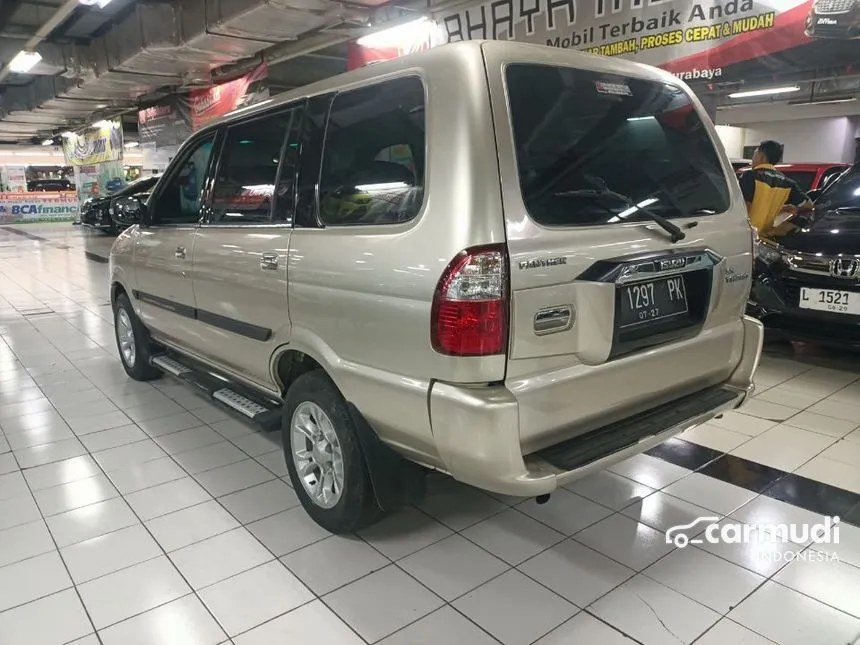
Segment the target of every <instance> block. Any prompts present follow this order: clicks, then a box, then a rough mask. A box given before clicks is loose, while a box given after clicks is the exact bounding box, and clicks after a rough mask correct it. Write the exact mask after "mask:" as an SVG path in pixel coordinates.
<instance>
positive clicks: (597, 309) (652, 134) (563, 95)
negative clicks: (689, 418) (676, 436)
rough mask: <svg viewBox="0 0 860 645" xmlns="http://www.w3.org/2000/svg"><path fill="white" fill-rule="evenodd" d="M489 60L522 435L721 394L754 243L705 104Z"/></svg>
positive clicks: (495, 55)
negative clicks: (689, 395) (714, 388)
mask: <svg viewBox="0 0 860 645" xmlns="http://www.w3.org/2000/svg"><path fill="white" fill-rule="evenodd" d="M484 51H485V60H486V64H487V71H488V78H489V84H490V94H491V100H492V104H493V106H494V120H495V127H496V137H497V145H498V150H499V163H500V168H501V173H502V182H501V183H502V192H503V200H504V210H505V213H504V216H505V220H506V229H507V237H508V240H507V241H508V249H509V253H510V261H511V292H512V298H511V323H512V324H511V327H512V330H511V342H510V350H509V363H508V372H507V382H508V386H509V388H510V389H511V391H512V392H514V394H515V395H516V396H517V397H518V398H519V400H520V410H521V418H520V425H521V427H522V428H523V433H532V434H534V435H535V436H537V435H540V434H552V431H553V430H559V429H560V428H562V426H571V425H573V424H577V423H582V424H583V427H585V426H588V425H589V423H591V425H596V424H600V423H602V422H607V418H606V415H609V416H615V417H619V418H620V417H623V416H627V415H629V414H634V413H636V411H637V410H641V409H644V408H646V407H652V406H654V405H658V404H659V403H660V402H661V401H665V400H670V399H672V398H674V397H676V396H680V395H682V394H684V393H686V392H688V391H690V390H693V391H695V390H696V389H700V388H702V387H706V386H708V385H711V384H714V383H716V382H719V381H720V380H723V379H725V378H726V377H727V376H728V374H729V373H730V372H731V370H732V368H733V366H734V365H735V364H736V363H737V360H738V356H739V352H740V343H741V340H742V333H740V332H739V330H740V326H741V322H740V318H741V313H742V311H743V308H744V305H745V301H746V296H747V289H748V278H749V273H750V268H751V233H750V228H749V224H748V222H747V218H746V212H745V210H744V204H743V201H742V199H741V198H740V195H739V194H738V193H739V191H738V188H737V186H732V184H730V183H729V182H728V180H727V175H728V173H731V171H732V170H731V166H730V164H729V163H728V161H727V160H725V159H723V158H722V157H721V156H720V155H719V154H718V153H717V152H716V148H715V146H714V143H713V141H714V139H715V132H714V130H713V126H712V125H711V124H710V123H709V122H707V119H706V118H702V117H700V116H699V115H700V109H699V107H698V105H697V104H696V103H695V101H694V100H692V99H691V97H690V95H689V94H688V93H687V92H686V91H685V89H684V88H682V87H681V86H680V85H678V84H676V83H675V82H674V80H673V79H672V78H671V77H669V76H668V75H664V76H662V77H661V78H658V79H657V80H655V79H654V76H653V74H652V73H650V72H649V71H648V70H647V69H646V68H642V67H638V66H635V65H630V64H626V63H625V64H620V63H618V62H616V61H613V60H611V59H608V58H607V59H602V58H600V59H599V58H596V57H588V56H582V55H578V54H571V53H569V52H559V51H555V50H552V49H549V48H547V49H546V51H545V52H543V51H540V50H536V52H535V54H534V55H533V58H532V59H531V60H522V59H518V60H517V61H511V60H508V59H507V58H506V52H505V50H504V48H500V47H497V46H494V45H493V44H490V45H489V46H485V50H484ZM732 183H734V184H736V182H734V181H733V182H732ZM654 214H656V215H657V216H658V218H660V219H663V220H664V221H665V220H668V222H669V226H668V227H669V228H673V227H678V229H680V232H681V233H682V235H683V239H680V240H677V241H673V240H672V233H671V232H669V231H667V230H665V227H664V226H661V225H660V224H658V223H657V222H655V221H654V219H653V218H652V217H651V215H654ZM678 229H673V230H675V232H677V230H678ZM679 237H680V236H679ZM541 383H542V384H543V387H540V388H539V390H540V393H539V394H532V395H529V394H527V393H528V392H535V391H536V390H535V387H536V385H538V384H541ZM574 385H575V387H574ZM520 393H522V394H520ZM601 417H602V418H601ZM531 439H534V437H532V438H531ZM523 440H524V444H530V443H531V441H530V437H528V436H524V437H523ZM534 442H535V443H540V441H539V440H537V439H534ZM535 447H537V446H535Z"/></svg>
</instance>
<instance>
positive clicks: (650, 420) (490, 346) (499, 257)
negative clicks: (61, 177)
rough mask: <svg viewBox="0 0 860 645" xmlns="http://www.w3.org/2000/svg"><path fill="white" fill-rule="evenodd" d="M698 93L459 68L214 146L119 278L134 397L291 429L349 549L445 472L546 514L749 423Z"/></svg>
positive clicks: (173, 180)
mask: <svg viewBox="0 0 860 645" xmlns="http://www.w3.org/2000/svg"><path fill="white" fill-rule="evenodd" d="M716 140H717V138H716V134H715V131H714V128H713V125H712V124H711V122H710V121H709V120H708V118H707V117H706V116H705V115H704V113H703V111H702V107H701V105H700V104H699V102H698V101H697V100H696V98H695V97H694V96H693V95H692V94H691V93H690V91H689V89H688V88H687V87H686V86H685V85H684V84H683V83H681V82H679V81H678V80H676V79H675V78H674V77H673V76H671V75H669V74H667V73H665V72H662V71H659V70H657V69H653V68H650V67H646V66H643V65H638V64H635V63H631V62H624V61H620V60H616V59H610V58H600V57H595V56H589V55H585V54H579V53H574V52H570V51H564V50H560V49H553V48H549V47H541V46H534V45H525V44H514V43H507V42H469V43H459V44H453V45H447V46H444V47H440V48H437V49H433V50H431V51H427V52H423V53H419V54H415V55H411V56H408V57H404V58H402V59H399V60H396V61H392V62H387V63H380V64H378V65H374V66H372V67H366V68H363V69H360V70H356V71H353V72H350V73H348V74H345V75H343V76H339V77H336V78H332V79H329V80H326V81H324V82H321V83H317V84H315V85H311V86H308V87H305V88H302V89H299V90H296V91H293V92H290V93H287V94H284V95H280V96H278V97H277V98H276V99H273V100H269V101H267V102H264V103H262V104H259V105H254V106H251V107H249V108H244V109H242V110H239V111H237V112H235V113H233V114H231V115H228V116H227V117H225V118H224V119H222V120H221V121H219V122H217V123H214V124H212V125H210V126H208V127H206V128H204V129H203V130H201V131H200V132H197V133H196V134H194V135H193V136H192V137H191V139H190V140H189V141H188V142H187V143H186V144H185V145H184V147H183V148H182V150H181V151H180V153H179V154H178V155H177V157H176V159H175V160H174V162H173V163H172V164H171V167H170V168H169V169H168V171H167V172H166V173H165V174H164V176H163V177H162V178H161V180H160V181H159V183H158V185H157V186H156V187H155V189H154V190H153V192H152V194H151V196H150V197H149V199H148V201H147V202H146V203H145V204H144V203H140V202H138V201H136V200H134V199H133V198H126V199H123V200H120V201H121V202H122V203H118V204H117V213H118V215H117V216H118V217H119V218H121V219H123V221H124V222H125V223H135V224H136V225H133V226H131V227H130V228H129V229H128V230H126V231H125V232H124V233H123V234H122V235H120V237H119V238H118V239H117V241H116V243H115V245H114V247H113V251H112V254H111V300H112V302H113V307H114V311H115V319H116V334H117V344H118V347H119V353H120V357H121V359H122V362H123V365H124V366H125V369H126V371H127V372H128V374H129V375H130V376H131V377H132V378H135V379H139V380H145V379H151V378H155V377H158V376H160V375H161V374H162V373H163V372H169V373H172V374H174V375H176V376H179V377H181V378H184V379H186V380H191V381H195V382H196V383H197V384H198V385H199V386H201V387H203V388H204V389H206V390H207V391H208V392H210V393H211V395H212V396H213V397H214V398H215V399H216V400H218V401H221V402H222V403H224V404H225V405H228V406H230V407H232V408H234V409H235V410H237V411H239V412H240V413H242V414H244V415H245V416H247V417H249V418H252V419H254V420H255V421H259V422H261V423H262V424H263V425H269V426H271V425H279V426H280V428H281V431H282V433H283V445H284V452H285V457H286V463H287V467H288V469H289V474H290V478H291V480H292V483H293V487H294V488H295V490H296V492H297V494H298V495H299V497H300V499H301V502H302V504H303V505H304V508H305V509H306V510H307V512H308V513H309V514H310V515H311V516H312V517H313V518H314V520H316V521H317V522H318V523H319V524H321V525H322V526H324V527H325V528H327V529H329V530H331V531H335V532H345V531H352V530H355V529H356V528H359V527H362V526H366V525H367V524H369V523H371V522H373V521H374V520H375V519H377V518H378V517H380V516H381V515H382V513H383V512H386V511H390V510H391V509H393V508H396V507H397V506H399V505H401V504H404V503H408V502H410V501H413V500H414V499H416V497H417V496H419V495H420V494H421V489H422V484H423V481H424V474H425V473H426V471H427V469H430V470H437V471H442V472H444V473H448V474H450V475H451V476H452V477H454V478H456V479H457V480H460V481H461V482H465V483H467V484H471V485H473V486H477V487H480V488H483V489H486V490H489V491H495V492H497V493H504V494H508V495H515V496H525V497H528V496H534V497H542V496H546V495H548V494H550V493H552V492H553V491H554V490H555V489H556V488H558V487H559V486H560V485H562V484H565V483H567V482H570V481H571V480H573V479H575V478H577V477H581V476H583V475H586V474H589V473H592V472H594V471H596V470H599V469H602V468H605V467H606V466H607V465H609V464H612V463H613V462H616V461H619V460H622V459H625V458H627V457H629V456H631V455H633V454H636V453H638V452H641V451H644V450H647V449H648V448H650V447H652V446H654V445H656V444H658V443H660V442H662V441H665V440H666V439H668V438H669V437H671V436H673V435H674V434H676V433H679V432H682V431H684V430H686V429H688V428H691V427H693V426H695V425H697V424H700V423H703V422H705V421H707V420H709V419H711V418H712V417H714V416H715V415H717V414H720V413H721V412H723V411H725V410H730V409H732V408H736V407H738V406H739V405H741V404H742V403H743V402H744V400H745V399H746V398H747V397H748V396H749V395H750V392H751V390H752V375H753V372H754V370H755V368H756V365H757V362H758V359H759V354H760V350H761V342H762V327H761V325H760V323H758V322H757V321H755V320H753V319H751V318H747V317H745V316H744V308H745V305H746V301H747V295H748V293H749V289H750V273H751V269H752V258H753V255H752V253H753V235H752V232H751V229H750V226H749V224H748V221H747V216H746V210H745V205H744V202H743V199H742V197H741V195H740V192H739V188H738V186H737V182H736V181H735V180H734V178H733V176H732V167H731V165H730V163H729V160H728V159H727V158H726V157H725V155H724V154H723V153H722V152H721V149H720V148H719V147H718V146H717V145H715V142H716Z"/></svg>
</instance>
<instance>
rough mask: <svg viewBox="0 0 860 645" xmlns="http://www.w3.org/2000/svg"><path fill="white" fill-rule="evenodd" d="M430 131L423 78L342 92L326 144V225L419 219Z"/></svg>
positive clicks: (322, 191) (322, 196)
mask: <svg viewBox="0 0 860 645" xmlns="http://www.w3.org/2000/svg"><path fill="white" fill-rule="evenodd" d="M424 130H425V125H424V86H423V85H422V83H421V80H420V79H419V78H417V77H414V76H410V77H408V78H399V79H395V80H392V81H386V82H384V83H378V84H376V85H372V86H370V87H364V88H361V89H357V90H351V91H349V92H343V93H341V94H338V95H337V96H336V97H335V99H334V102H333V103H332V107H331V112H330V114H329V120H328V124H327V128H326V139H325V144H324V146H323V164H322V174H321V177H320V185H319V209H320V218H321V219H322V221H323V223H324V224H327V225H330V226H355V225H371V224H395V223H398V222H406V221H409V220H411V219H412V218H413V217H415V216H416V215H417V214H418V211H419V210H420V209H421V204H422V203H423V201H424V150H425V131H424Z"/></svg>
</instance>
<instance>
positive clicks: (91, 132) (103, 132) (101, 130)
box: [63, 119, 122, 166]
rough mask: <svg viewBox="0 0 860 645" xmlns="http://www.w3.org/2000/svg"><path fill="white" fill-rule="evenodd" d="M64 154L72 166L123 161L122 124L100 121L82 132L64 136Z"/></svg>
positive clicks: (112, 121)
mask: <svg viewBox="0 0 860 645" xmlns="http://www.w3.org/2000/svg"><path fill="white" fill-rule="evenodd" d="M63 154H64V155H65V157H66V163H67V164H69V165H70V166H87V165H93V164H97V163H104V162H105V161H122V123H121V122H120V120H119V119H112V120H110V121H99V122H98V123H96V124H94V125H93V126H91V127H89V128H87V129H86V130H82V131H81V132H70V133H69V134H66V135H63Z"/></svg>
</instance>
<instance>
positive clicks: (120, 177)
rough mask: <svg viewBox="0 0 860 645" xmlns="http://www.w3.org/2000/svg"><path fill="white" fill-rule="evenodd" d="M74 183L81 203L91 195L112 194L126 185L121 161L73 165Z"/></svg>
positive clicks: (102, 195)
mask: <svg viewBox="0 0 860 645" xmlns="http://www.w3.org/2000/svg"><path fill="white" fill-rule="evenodd" d="M74 169H75V185H76V186H77V188H78V199H79V201H80V203H81V204H83V203H84V202H85V201H87V200H88V199H89V198H91V197H104V196H105V195H112V194H113V193H115V192H117V191H118V190H120V189H121V188H123V187H124V186H125V185H126V181H125V168H123V164H122V161H106V162H104V163H98V164H91V165H88V166H75V167H74Z"/></svg>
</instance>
